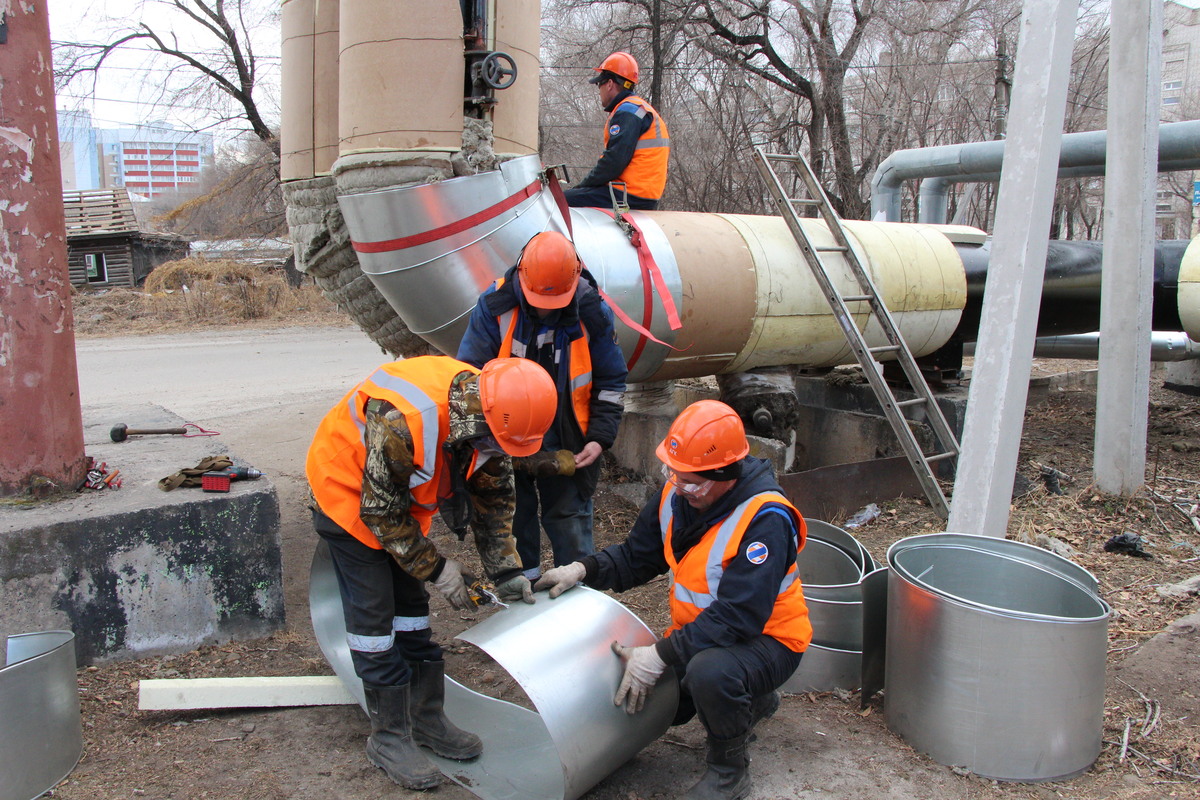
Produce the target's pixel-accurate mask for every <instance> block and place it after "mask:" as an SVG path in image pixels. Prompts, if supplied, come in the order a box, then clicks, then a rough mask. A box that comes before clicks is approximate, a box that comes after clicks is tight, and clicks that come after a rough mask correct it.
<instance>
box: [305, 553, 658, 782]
mask: <svg viewBox="0 0 1200 800" xmlns="http://www.w3.org/2000/svg"><path fill="white" fill-rule="evenodd" d="M535 597H536V599H537V602H536V603H534V604H533V605H526V604H524V603H515V604H513V605H512V606H510V607H509V608H507V609H503V610H501V611H498V612H496V613H494V614H492V615H491V616H490V617H488V618H487V619H485V620H484V621H482V622H480V623H479V624H478V625H476V626H475V627H473V628H471V629H469V630H467V631H464V632H463V633H462V634H460V635H459V636H458V637H457V638H459V639H461V640H463V641H465V642H469V643H471V644H473V645H475V646H476V647H478V648H480V649H481V650H483V651H484V652H485V653H487V654H488V655H490V656H491V657H492V658H493V659H494V660H495V661H496V663H497V664H499V666H500V667H502V668H503V669H504V670H505V671H506V672H508V673H509V675H511V676H512V678H513V680H515V681H516V682H517V684H518V685H519V686H520V687H521V689H522V690H523V691H524V692H525V694H526V695H527V696H528V697H529V699H530V700H531V701H532V702H533V704H534V706H535V707H536V708H537V712H536V713H535V712H534V711H530V710H528V709H525V708H522V707H520V706H517V705H514V704H512V703H508V702H505V701H503V700H497V699H495V698H492V697H487V696H486V695H482V694H479V693H477V692H474V691H471V690H470V689H467V688H466V687H464V686H462V685H461V684H459V683H457V682H455V681H453V680H451V679H450V678H447V679H446V713H447V714H448V715H449V716H450V717H451V718H452V719H456V720H459V721H463V720H469V721H470V722H469V723H464V727H466V728H468V729H469V730H471V731H473V732H474V733H476V734H478V735H479V736H480V737H481V738H482V739H483V741H484V751H483V755H482V756H480V757H479V758H477V759H475V760H474V761H468V762H463V761H451V760H449V759H442V758H438V757H437V756H432V755H431V756H430V757H431V759H432V760H433V761H434V762H436V763H437V764H438V766H439V768H440V769H441V770H442V772H443V773H444V774H445V775H446V776H447V777H449V778H450V779H451V780H453V781H455V782H456V783H459V784H460V785H462V786H463V787H465V788H466V789H468V790H469V791H471V792H473V793H474V794H475V795H477V796H479V797H481V798H484V799H485V800H518V799H520V800H575V798H578V797H579V796H580V795H582V794H584V793H585V792H587V791H588V790H589V789H591V788H592V787H593V786H594V785H595V784H596V783H598V782H599V781H601V780H603V779H604V778H605V777H606V776H607V775H609V774H610V773H611V772H613V770H615V769H617V768H618V767H619V766H621V765H622V764H624V763H625V762H626V761H628V760H629V759H630V758H632V757H633V756H634V755H636V754H637V753H638V752H639V751H641V750H642V749H643V748H644V747H646V745H648V744H650V742H652V741H654V740H655V739H657V738H658V737H659V736H661V735H662V733H663V732H664V731H665V730H666V729H667V728H668V727H669V726H670V724H671V719H672V718H673V717H674V714H675V709H676V706H677V705H678V702H679V686H678V683H677V681H676V679H675V677H674V673H673V672H671V671H670V670H668V671H667V673H666V674H664V676H663V678H662V679H661V680H660V681H659V684H658V685H657V686H656V687H655V689H654V691H653V692H652V693H651V696H650V698H649V700H648V702H647V704H646V708H644V709H643V710H642V712H641V713H639V714H637V715H634V716H630V715H628V714H626V713H625V712H624V710H623V709H621V708H619V707H617V706H614V705H613V702H612V698H613V694H614V693H615V692H616V687H617V685H618V683H620V680H621V674H622V667H621V664H620V660H619V659H618V658H617V657H616V656H615V655H613V653H612V650H611V649H610V646H611V643H612V642H613V641H619V642H622V643H624V644H634V645H644V644H650V643H652V642H653V641H654V640H655V638H656V637H655V635H654V634H653V633H652V632H651V631H650V629H649V628H647V627H646V626H645V625H644V624H643V623H642V622H641V621H640V620H639V619H638V618H637V617H636V616H634V614H633V613H632V612H630V611H629V610H628V609H627V608H625V607H624V606H623V605H621V604H620V603H618V602H617V601H616V600H614V599H612V598H611V597H609V596H608V595H605V594H602V593H600V592H596V591H593V590H591V589H587V588H586V587H582V586H581V587H576V588H575V589H572V590H571V591H569V592H567V593H566V594H564V595H562V596H561V597H559V598H557V599H555V600H550V599H549V596H548V595H547V594H545V593H540V592H539V593H538V594H537V595H535ZM309 605H310V609H311V612H312V619H313V630H314V631H315V633H316V635H317V641H318V643H319V644H320V645H321V650H322V652H324V653H325V657H326V659H328V661H329V663H330V665H332V666H333V668H334V671H335V672H336V673H337V675H338V677H340V678H341V679H342V682H343V683H345V684H346V687H347V689H349V690H350V692H351V694H353V695H354V696H355V697H356V698H358V700H359V703H360V704H362V703H363V692H362V681H361V680H359V678H358V677H357V676H356V675H355V674H354V667H353V664H352V663H351V660H350V650H349V648H348V647H347V645H346V627H345V623H344V621H343V617H342V604H341V598H340V595H339V594H338V588H337V578H336V576H335V575H334V571H333V563H332V561H331V560H330V558H329V553H328V548H327V547H326V545H325V543H324V542H321V543H319V544H318V546H317V552H316V554H315V555H314V557H313V565H312V574H311V576H310V581H309ZM515 731H519V734H514V732H515Z"/></svg>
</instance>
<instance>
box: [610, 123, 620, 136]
mask: <svg viewBox="0 0 1200 800" xmlns="http://www.w3.org/2000/svg"><path fill="white" fill-rule="evenodd" d="M620 132H621V126H620V125H610V126H609V128H608V135H609V136H616V135H617V134H618V133H620Z"/></svg>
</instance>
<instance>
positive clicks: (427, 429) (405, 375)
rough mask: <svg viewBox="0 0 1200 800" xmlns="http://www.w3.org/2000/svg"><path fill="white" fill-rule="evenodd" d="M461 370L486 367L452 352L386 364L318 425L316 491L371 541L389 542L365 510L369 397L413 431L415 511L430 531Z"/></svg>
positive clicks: (311, 470) (326, 507)
mask: <svg viewBox="0 0 1200 800" xmlns="http://www.w3.org/2000/svg"><path fill="white" fill-rule="evenodd" d="M462 372H474V373H476V374H478V373H479V370H477V369H475V368H474V367H472V366H471V365H470V364H464V363H463V362H461V361H456V360H455V359H453V358H447V357H445V356H422V357H419V358H410V359H406V360H404V361H393V362H390V363H388V364H384V365H383V366H381V367H380V368H379V369H377V370H375V372H374V373H372V374H371V375H370V377H368V378H367V379H366V380H364V381H363V382H362V383H360V384H358V385H357V386H355V387H354V388H353V389H351V390H350V391H349V392H348V393H347V394H346V396H345V397H343V398H342V399H341V401H340V402H339V403H338V404H337V405H336V406H334V407H333V408H332V409H331V410H330V411H329V413H328V414H326V415H325V418H324V419H322V420H321V424H320V425H319V426H317V433H316V435H315V436H314V437H313V443H312V446H311V447H309V449H308V460H307V462H306V464H305V472H306V473H307V475H308V482H309V485H311V486H312V491H313V496H314V497H315V498H316V501H317V505H318V506H320V507H321V511H323V512H324V513H325V515H326V516H327V517H329V518H330V519H332V520H333V521H334V522H336V523H337V524H338V525H340V526H341V527H342V528H343V529H344V530H345V531H347V532H348V533H350V534H352V535H353V536H354V538H356V539H358V540H359V541H360V542H362V543H363V544H365V545H366V546H367V547H373V548H375V549H376V550H381V549H383V547H382V545H380V544H379V540H378V538H376V536H375V534H374V533H372V532H371V529H370V528H368V527H367V526H366V523H364V522H363V521H362V519H361V518H360V517H359V512H360V509H361V508H362V480H363V467H364V465H365V464H366V458H367V447H366V430H367V428H366V424H367V423H366V421H367V414H366V408H367V403H368V402H369V401H370V400H373V399H378V400H384V401H387V402H388V403H391V404H392V405H393V406H395V407H396V408H397V410H399V411H400V412H401V413H403V414H404V419H405V421H406V422H407V423H408V429H409V430H410V431H411V432H412V438H413V474H412V477H411V478H410V479H409V484H408V491H409V494H410V495H411V498H412V505H411V508H410V509H409V513H411V514H412V516H413V518H414V519H416V520H417V522H418V523H419V524H420V526H421V532H422V533H424V534H426V535H428V534H429V524H430V521H431V520H432V519H433V513H434V512H435V511H436V510H437V507H438V499H439V488H441V487H443V486H449V483H450V482H449V473H448V472H447V470H448V465H447V463H446V459H445V458H442V457H441V450H442V443H443V442H444V441H446V438H447V437H448V436H449V432H450V405H449V402H448V398H449V396H450V384H451V382H453V380H454V378H455V376H457V375H458V374H459V373H462Z"/></svg>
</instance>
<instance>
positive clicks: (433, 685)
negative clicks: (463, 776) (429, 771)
mask: <svg viewBox="0 0 1200 800" xmlns="http://www.w3.org/2000/svg"><path fill="white" fill-rule="evenodd" d="M408 665H409V666H410V667H411V668H412V673H413V676H412V687H413V708H412V725H413V739H414V740H415V741H416V743H417V744H422V745H425V746H426V747H428V748H429V749H430V750H432V751H433V752H435V753H437V754H438V755H439V756H441V757H442V758H453V759H455V760H456V761H468V760H470V759H472V758H475V757H477V756H478V755H479V754H480V753H482V752H483V742H482V741H480V739H479V737H478V736H476V735H475V734H473V733H468V732H467V731H464V730H462V729H461V728H458V727H457V726H456V725H455V724H454V723H453V722H451V721H450V720H449V719H447V718H446V714H445V712H444V711H443V706H444V704H445V700H446V683H445V678H446V662H444V661H410V662H408Z"/></svg>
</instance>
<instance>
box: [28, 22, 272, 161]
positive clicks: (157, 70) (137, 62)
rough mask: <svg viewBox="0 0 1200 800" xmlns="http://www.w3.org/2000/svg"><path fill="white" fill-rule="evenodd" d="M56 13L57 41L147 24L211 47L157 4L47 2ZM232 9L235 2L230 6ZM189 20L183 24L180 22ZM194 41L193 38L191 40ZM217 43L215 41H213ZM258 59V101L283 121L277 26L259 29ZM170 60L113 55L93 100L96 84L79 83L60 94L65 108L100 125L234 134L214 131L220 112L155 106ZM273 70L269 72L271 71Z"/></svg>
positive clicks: (53, 34) (94, 37) (100, 36)
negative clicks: (163, 124)
mask: <svg viewBox="0 0 1200 800" xmlns="http://www.w3.org/2000/svg"><path fill="white" fill-rule="evenodd" d="M260 2H261V3H262V5H264V6H269V7H271V8H278V0H260ZM47 3H48V5H49V12H50V38H51V39H52V40H53V41H54V42H56V43H57V42H76V41H85V40H86V41H103V40H105V35H106V34H108V33H111V32H113V31H116V30H118V29H121V28H127V27H129V26H131V25H135V24H136V23H138V22H139V21H145V22H147V23H148V24H150V25H151V26H153V27H154V28H155V30H156V31H157V32H158V33H159V34H160V35H164V36H165V35H166V34H168V33H170V32H174V33H175V34H176V35H177V36H178V37H179V40H180V42H181V43H183V44H185V45H187V46H188V47H187V48H186V49H195V48H204V47H206V46H208V43H206V42H204V40H203V39H200V38H197V37H196V35H195V29H196V23H194V22H191V21H188V20H184V18H183V17H182V15H180V14H178V12H175V13H172V12H170V11H168V10H164V9H163V8H161V7H159V4H156V3H153V2H143V1H142V0H47ZM229 5H230V6H231V5H232V3H230V4H229ZM181 20H183V22H182V23H181V22H180V21H181ZM189 37H190V38H189ZM210 41H211V40H210ZM255 55H256V56H258V57H259V58H260V61H261V62H262V66H263V68H264V69H263V71H260V88H259V89H257V90H256V92H255V97H256V99H257V101H258V103H259V106H260V109H261V111H262V112H263V113H264V114H265V115H267V117H268V121H270V122H272V123H274V122H277V121H278V108H279V104H278V97H279V86H278V83H279V81H278V64H279V29H278V25H277V23H270V22H268V23H261V24H259V25H258V26H257V29H256V31H255ZM170 63H171V62H170V61H169V60H167V59H166V57H164V56H157V58H156V59H155V58H153V57H151V56H148V55H147V54H146V53H145V52H144V51H141V52H139V51H135V50H129V51H126V52H118V53H115V54H114V55H112V56H110V57H109V59H108V60H107V61H106V63H105V67H104V68H103V69H102V71H101V73H100V76H99V79H98V80H97V82H96V86H95V96H94V99H93V98H92V97H90V96H89V95H90V94H91V88H92V84H91V82H90V80H89V81H88V82H77V83H76V84H74V85H72V86H71V87H70V88H68V89H67V90H65V91H62V92H60V93H59V97H58V107H59V108H71V109H73V108H81V109H85V110H88V111H90V112H91V113H92V116H93V119H94V120H95V124H96V125H97V126H98V127H108V128H112V127H126V126H132V125H136V124H138V123H146V122H151V121H158V120H165V121H167V122H170V123H172V124H174V125H177V126H180V127H185V128H197V129H209V130H212V131H213V133H215V134H216V135H217V137H218V140H222V139H228V138H230V137H231V136H232V135H233V132H231V131H229V130H227V129H222V128H212V127H211V126H212V125H213V120H214V119H216V118H219V116H220V115H219V114H218V113H216V112H214V110H213V109H211V108H203V107H197V106H196V105H195V104H191V105H188V106H185V107H176V108H167V107H163V106H155V105H154V104H153V103H152V100H153V98H154V97H155V96H156V95H157V94H158V93H159V87H160V86H162V84H163V83H164V81H167V80H169V76H168V73H167V68H168V66H169V65H170ZM268 68H269V69H268Z"/></svg>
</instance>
